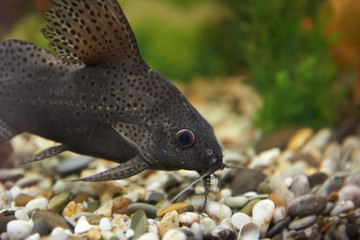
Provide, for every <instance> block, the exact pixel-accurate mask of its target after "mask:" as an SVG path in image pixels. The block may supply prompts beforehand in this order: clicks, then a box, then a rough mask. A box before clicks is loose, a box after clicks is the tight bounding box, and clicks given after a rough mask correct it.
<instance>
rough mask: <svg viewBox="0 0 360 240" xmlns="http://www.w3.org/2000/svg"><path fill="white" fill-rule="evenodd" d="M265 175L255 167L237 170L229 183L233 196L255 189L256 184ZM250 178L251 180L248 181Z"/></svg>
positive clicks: (262, 179)
mask: <svg viewBox="0 0 360 240" xmlns="http://www.w3.org/2000/svg"><path fill="white" fill-rule="evenodd" d="M265 177H266V176H265V175H264V174H263V173H262V171H261V170H257V169H241V170H239V171H238V172H237V173H236V175H235V177H234V178H233V181H232V183H231V189H232V194H233V196H237V195H241V194H244V193H246V192H249V191H255V190H256V189H257V187H258V185H259V184H260V183H261V182H262V181H264V179H265ZM249 179H251V181H249Z"/></svg>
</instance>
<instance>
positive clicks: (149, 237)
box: [137, 232, 159, 240]
mask: <svg viewBox="0 0 360 240" xmlns="http://www.w3.org/2000/svg"><path fill="white" fill-rule="evenodd" d="M137 240H159V237H158V235H157V234H156V233H152V232H149V233H145V234H143V235H141V236H140V237H139V238H137Z"/></svg>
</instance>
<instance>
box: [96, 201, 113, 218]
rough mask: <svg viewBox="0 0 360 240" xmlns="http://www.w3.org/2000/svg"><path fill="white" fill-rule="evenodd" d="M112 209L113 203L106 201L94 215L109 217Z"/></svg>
mask: <svg viewBox="0 0 360 240" xmlns="http://www.w3.org/2000/svg"><path fill="white" fill-rule="evenodd" d="M112 208H113V201H112V200H110V201H107V202H106V203H104V204H103V205H102V206H101V207H100V208H98V209H97V210H96V211H95V212H94V213H95V214H103V215H104V216H105V217H108V218H109V217H111V215H112Z"/></svg>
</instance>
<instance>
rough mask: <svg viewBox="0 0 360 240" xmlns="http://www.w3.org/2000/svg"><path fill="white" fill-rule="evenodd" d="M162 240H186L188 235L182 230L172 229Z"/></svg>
mask: <svg viewBox="0 0 360 240" xmlns="http://www.w3.org/2000/svg"><path fill="white" fill-rule="evenodd" d="M162 240H186V235H185V233H183V232H182V231H180V230H177V229H170V230H169V231H167V232H166V233H165V235H164V237H163V238H162Z"/></svg>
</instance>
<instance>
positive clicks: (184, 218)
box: [179, 212, 200, 227]
mask: <svg viewBox="0 0 360 240" xmlns="http://www.w3.org/2000/svg"><path fill="white" fill-rule="evenodd" d="M199 221H200V216H199V215H198V214H197V213H194V212H185V213H181V214H179V223H180V226H186V227H191V225H193V223H195V222H199Z"/></svg>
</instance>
